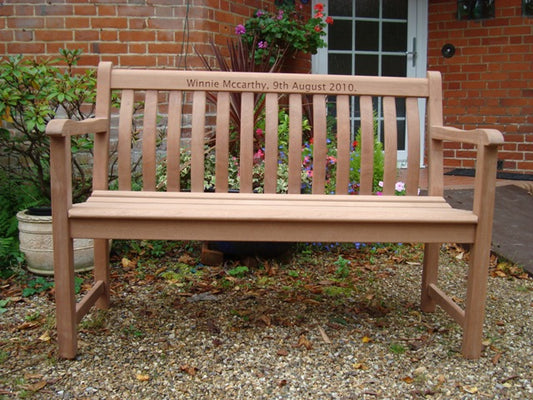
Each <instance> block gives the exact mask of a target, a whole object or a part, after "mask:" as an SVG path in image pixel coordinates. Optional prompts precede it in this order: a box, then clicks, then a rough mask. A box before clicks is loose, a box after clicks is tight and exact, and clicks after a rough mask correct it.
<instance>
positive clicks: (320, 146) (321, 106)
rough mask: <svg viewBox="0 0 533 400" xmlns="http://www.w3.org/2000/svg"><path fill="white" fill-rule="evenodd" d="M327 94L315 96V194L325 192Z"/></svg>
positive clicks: (313, 191)
mask: <svg viewBox="0 0 533 400" xmlns="http://www.w3.org/2000/svg"><path fill="white" fill-rule="evenodd" d="M326 125H327V124H326V96H324V95H320V94H315V95H314V96H313V181H312V182H313V190H312V193H313V194H324V189H325V181H326V162H327V156H328V150H327V144H326V139H327V135H326V128H327V126H326Z"/></svg>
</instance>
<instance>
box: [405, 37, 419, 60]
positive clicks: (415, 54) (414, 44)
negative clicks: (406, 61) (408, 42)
mask: <svg viewBox="0 0 533 400" xmlns="http://www.w3.org/2000/svg"><path fill="white" fill-rule="evenodd" d="M405 55H406V56H412V57H413V67H414V66H416V57H417V55H418V53H417V52H416V37H414V38H413V47H412V49H411V51H406V52H405Z"/></svg>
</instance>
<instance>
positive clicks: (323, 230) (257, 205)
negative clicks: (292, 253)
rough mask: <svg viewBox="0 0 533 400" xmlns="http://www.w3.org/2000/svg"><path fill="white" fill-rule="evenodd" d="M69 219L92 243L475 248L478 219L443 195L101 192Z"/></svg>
mask: <svg viewBox="0 0 533 400" xmlns="http://www.w3.org/2000/svg"><path fill="white" fill-rule="evenodd" d="M69 219H70V220H71V224H72V225H71V230H72V234H73V236H75V237H88V238H125V237H128V238H132V239H147V238H149V239H175V240H239V241H242V240H244V241H246V240H250V241H254V240H255V241H290V242H296V241H299V242H302V241H303V242H305V241H330V242H331V241H335V242H364V241H383V242H399V241H401V242H421V241H424V242H442V241H458V242H461V243H472V242H473V240H474V235H475V226H476V223H477V219H478V217H477V216H476V215H475V214H473V213H472V212H471V211H467V210H458V209H454V208H452V207H450V205H449V204H448V203H446V201H445V200H444V199H443V198H442V197H438V196H427V197H418V196H351V195H337V196H330V195H307V194H301V195H300V194H244V193H194V192H148V191H143V192H131V191H105V190H99V191H95V192H94V193H93V195H92V196H91V197H90V198H89V199H88V200H87V202H85V203H81V204H74V205H73V207H72V208H71V209H70V211H69ZM144 221H149V222H150V223H149V224H148V226H146V225H147V224H145V223H144ZM157 221H160V223H159V224H158V223H157ZM209 226H210V227H212V229H207V228H208V227H209ZM141 227H142V229H141ZM147 229H148V230H147Z"/></svg>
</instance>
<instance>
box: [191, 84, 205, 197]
mask: <svg viewBox="0 0 533 400" xmlns="http://www.w3.org/2000/svg"><path fill="white" fill-rule="evenodd" d="M205 99H206V92H200V91H198V92H193V95H192V131H191V191H193V192H203V191H204V164H205V162H204V156H205V155H204V141H205V103H206V100H205Z"/></svg>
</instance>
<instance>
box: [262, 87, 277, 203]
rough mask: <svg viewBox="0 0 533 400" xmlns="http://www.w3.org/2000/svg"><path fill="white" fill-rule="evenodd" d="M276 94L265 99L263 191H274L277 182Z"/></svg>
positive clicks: (271, 94) (269, 94) (270, 94)
mask: <svg viewBox="0 0 533 400" xmlns="http://www.w3.org/2000/svg"><path fill="white" fill-rule="evenodd" d="M277 177H278V95H277V93H268V94H267V95H266V99H265V182H264V191H265V193H276V190H277V184H278V180H277Z"/></svg>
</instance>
